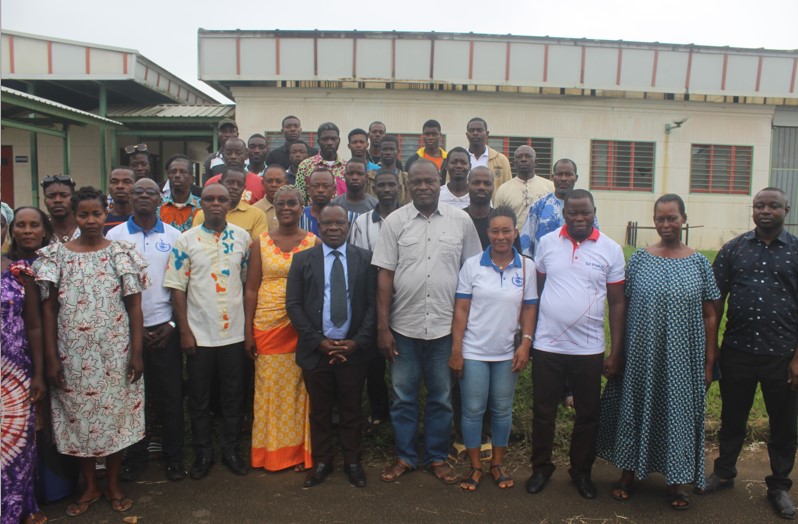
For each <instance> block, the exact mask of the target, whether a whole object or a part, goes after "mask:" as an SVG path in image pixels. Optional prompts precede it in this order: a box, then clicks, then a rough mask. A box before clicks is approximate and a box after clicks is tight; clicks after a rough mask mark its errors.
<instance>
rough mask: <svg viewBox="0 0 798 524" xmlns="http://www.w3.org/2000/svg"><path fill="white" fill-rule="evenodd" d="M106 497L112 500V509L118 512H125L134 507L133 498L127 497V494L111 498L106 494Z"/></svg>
mask: <svg viewBox="0 0 798 524" xmlns="http://www.w3.org/2000/svg"><path fill="white" fill-rule="evenodd" d="M106 498H107V499H108V500H109V501H110V502H111V509H112V510H114V511H116V512H117V513H124V512H125V511H127V510H129V509H130V508H132V507H133V500H132V499H129V498H127V497H126V496H125V495H122V496H121V497H118V498H111V497H108V496H106Z"/></svg>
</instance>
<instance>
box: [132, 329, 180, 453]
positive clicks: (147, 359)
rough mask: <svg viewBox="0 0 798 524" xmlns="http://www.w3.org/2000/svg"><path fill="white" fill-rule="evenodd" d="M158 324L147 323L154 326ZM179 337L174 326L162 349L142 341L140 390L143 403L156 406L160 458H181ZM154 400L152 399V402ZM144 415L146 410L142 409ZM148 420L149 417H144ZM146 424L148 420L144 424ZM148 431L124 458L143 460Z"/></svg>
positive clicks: (148, 415)
mask: <svg viewBox="0 0 798 524" xmlns="http://www.w3.org/2000/svg"><path fill="white" fill-rule="evenodd" d="M157 327H159V326H150V327H149V328H148V329H154V328H157ZM179 342H180V337H179V336H178V334H177V330H174V331H173V332H172V337H171V338H170V339H169V341H168V342H167V343H166V347H165V348H163V349H150V348H149V347H147V345H146V344H145V345H144V353H143V355H144V394H145V395H146V402H145V405H146V406H152V405H153V404H155V407H156V408H157V409H158V412H159V415H160V420H161V426H162V435H161V437H162V444H163V457H164V461H165V462H166V463H167V464H169V463H171V462H183V439H184V437H185V424H184V422H183V353H182V352H181V351H180V343H179ZM153 401H154V402H153ZM146 416H147V418H149V417H150V413H149V412H147V413H146ZM148 422H149V421H148ZM147 426H148V427H149V426H150V424H147ZM149 441H150V435H147V436H146V437H145V438H144V439H142V440H140V441H138V442H137V443H136V444H133V445H132V446H130V447H129V448H128V450H127V459H126V461H127V462H131V461H139V462H144V463H146V462H147V459H148V457H149V455H148V452H147V446H148V444H149Z"/></svg>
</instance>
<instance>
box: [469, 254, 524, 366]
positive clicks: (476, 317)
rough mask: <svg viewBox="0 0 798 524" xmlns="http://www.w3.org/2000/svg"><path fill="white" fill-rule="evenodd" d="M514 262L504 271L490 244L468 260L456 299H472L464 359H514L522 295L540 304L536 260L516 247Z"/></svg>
mask: <svg viewBox="0 0 798 524" xmlns="http://www.w3.org/2000/svg"><path fill="white" fill-rule="evenodd" d="M513 252H514V253H515V258H514V260H513V262H512V263H511V264H510V265H509V266H507V267H506V268H504V271H500V270H499V268H498V267H496V265H495V264H494V263H493V261H492V260H491V259H490V247H488V249H486V250H485V251H483V252H482V253H480V254H479V255H475V256H473V257H471V258H469V259H468V260H466V261H465V264H463V267H462V268H461V269H460V279H459V281H458V283H457V293H456V294H455V298H465V299H470V300H471V309H470V310H469V313H468V323H467V324H466V330H465V335H464V336H463V358H467V359H470V360H482V361H488V362H495V361H500V360H510V359H512V358H513V353H514V352H515V347H513V337H514V336H515V331H516V329H517V328H518V313H519V311H520V310H521V294H522V292H523V303H524V304H537V301H538V293H537V281H536V277H535V263H534V262H533V261H532V260H529V259H526V258H524V257H521V255H519V254H518V252H517V251H515V248H513Z"/></svg>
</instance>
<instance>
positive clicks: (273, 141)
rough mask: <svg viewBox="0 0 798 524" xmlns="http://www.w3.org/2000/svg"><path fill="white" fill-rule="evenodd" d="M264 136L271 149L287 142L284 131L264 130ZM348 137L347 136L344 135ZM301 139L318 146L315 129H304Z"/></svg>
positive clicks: (312, 145) (310, 144)
mask: <svg viewBox="0 0 798 524" xmlns="http://www.w3.org/2000/svg"><path fill="white" fill-rule="evenodd" d="M263 136H265V137H266V144H267V145H268V146H269V149H270V150H271V149H277V148H278V147H280V146H282V145H283V144H285V138H284V137H283V132H282V131H264V132H263ZM344 139H346V137H344ZM300 140H302V141H303V142H305V143H306V144H307V145H309V146H310V147H318V146H317V145H316V133H315V132H314V131H303V132H302V135H301V136H300Z"/></svg>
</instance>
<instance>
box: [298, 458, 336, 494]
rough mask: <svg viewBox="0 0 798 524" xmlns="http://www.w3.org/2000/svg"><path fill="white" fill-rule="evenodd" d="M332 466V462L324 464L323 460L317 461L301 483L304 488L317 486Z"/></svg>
mask: <svg viewBox="0 0 798 524" xmlns="http://www.w3.org/2000/svg"><path fill="white" fill-rule="evenodd" d="M332 470H333V467H332V464H325V463H324V462H319V463H318V464H316V465H315V466H313V469H311V470H310V471H309V472H308V475H307V476H306V477H305V483H304V484H303V485H304V486H305V487H306V488H312V487H313V486H318V485H319V484H321V483H322V482H324V479H325V478H327V475H329V474H330V473H332Z"/></svg>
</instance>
